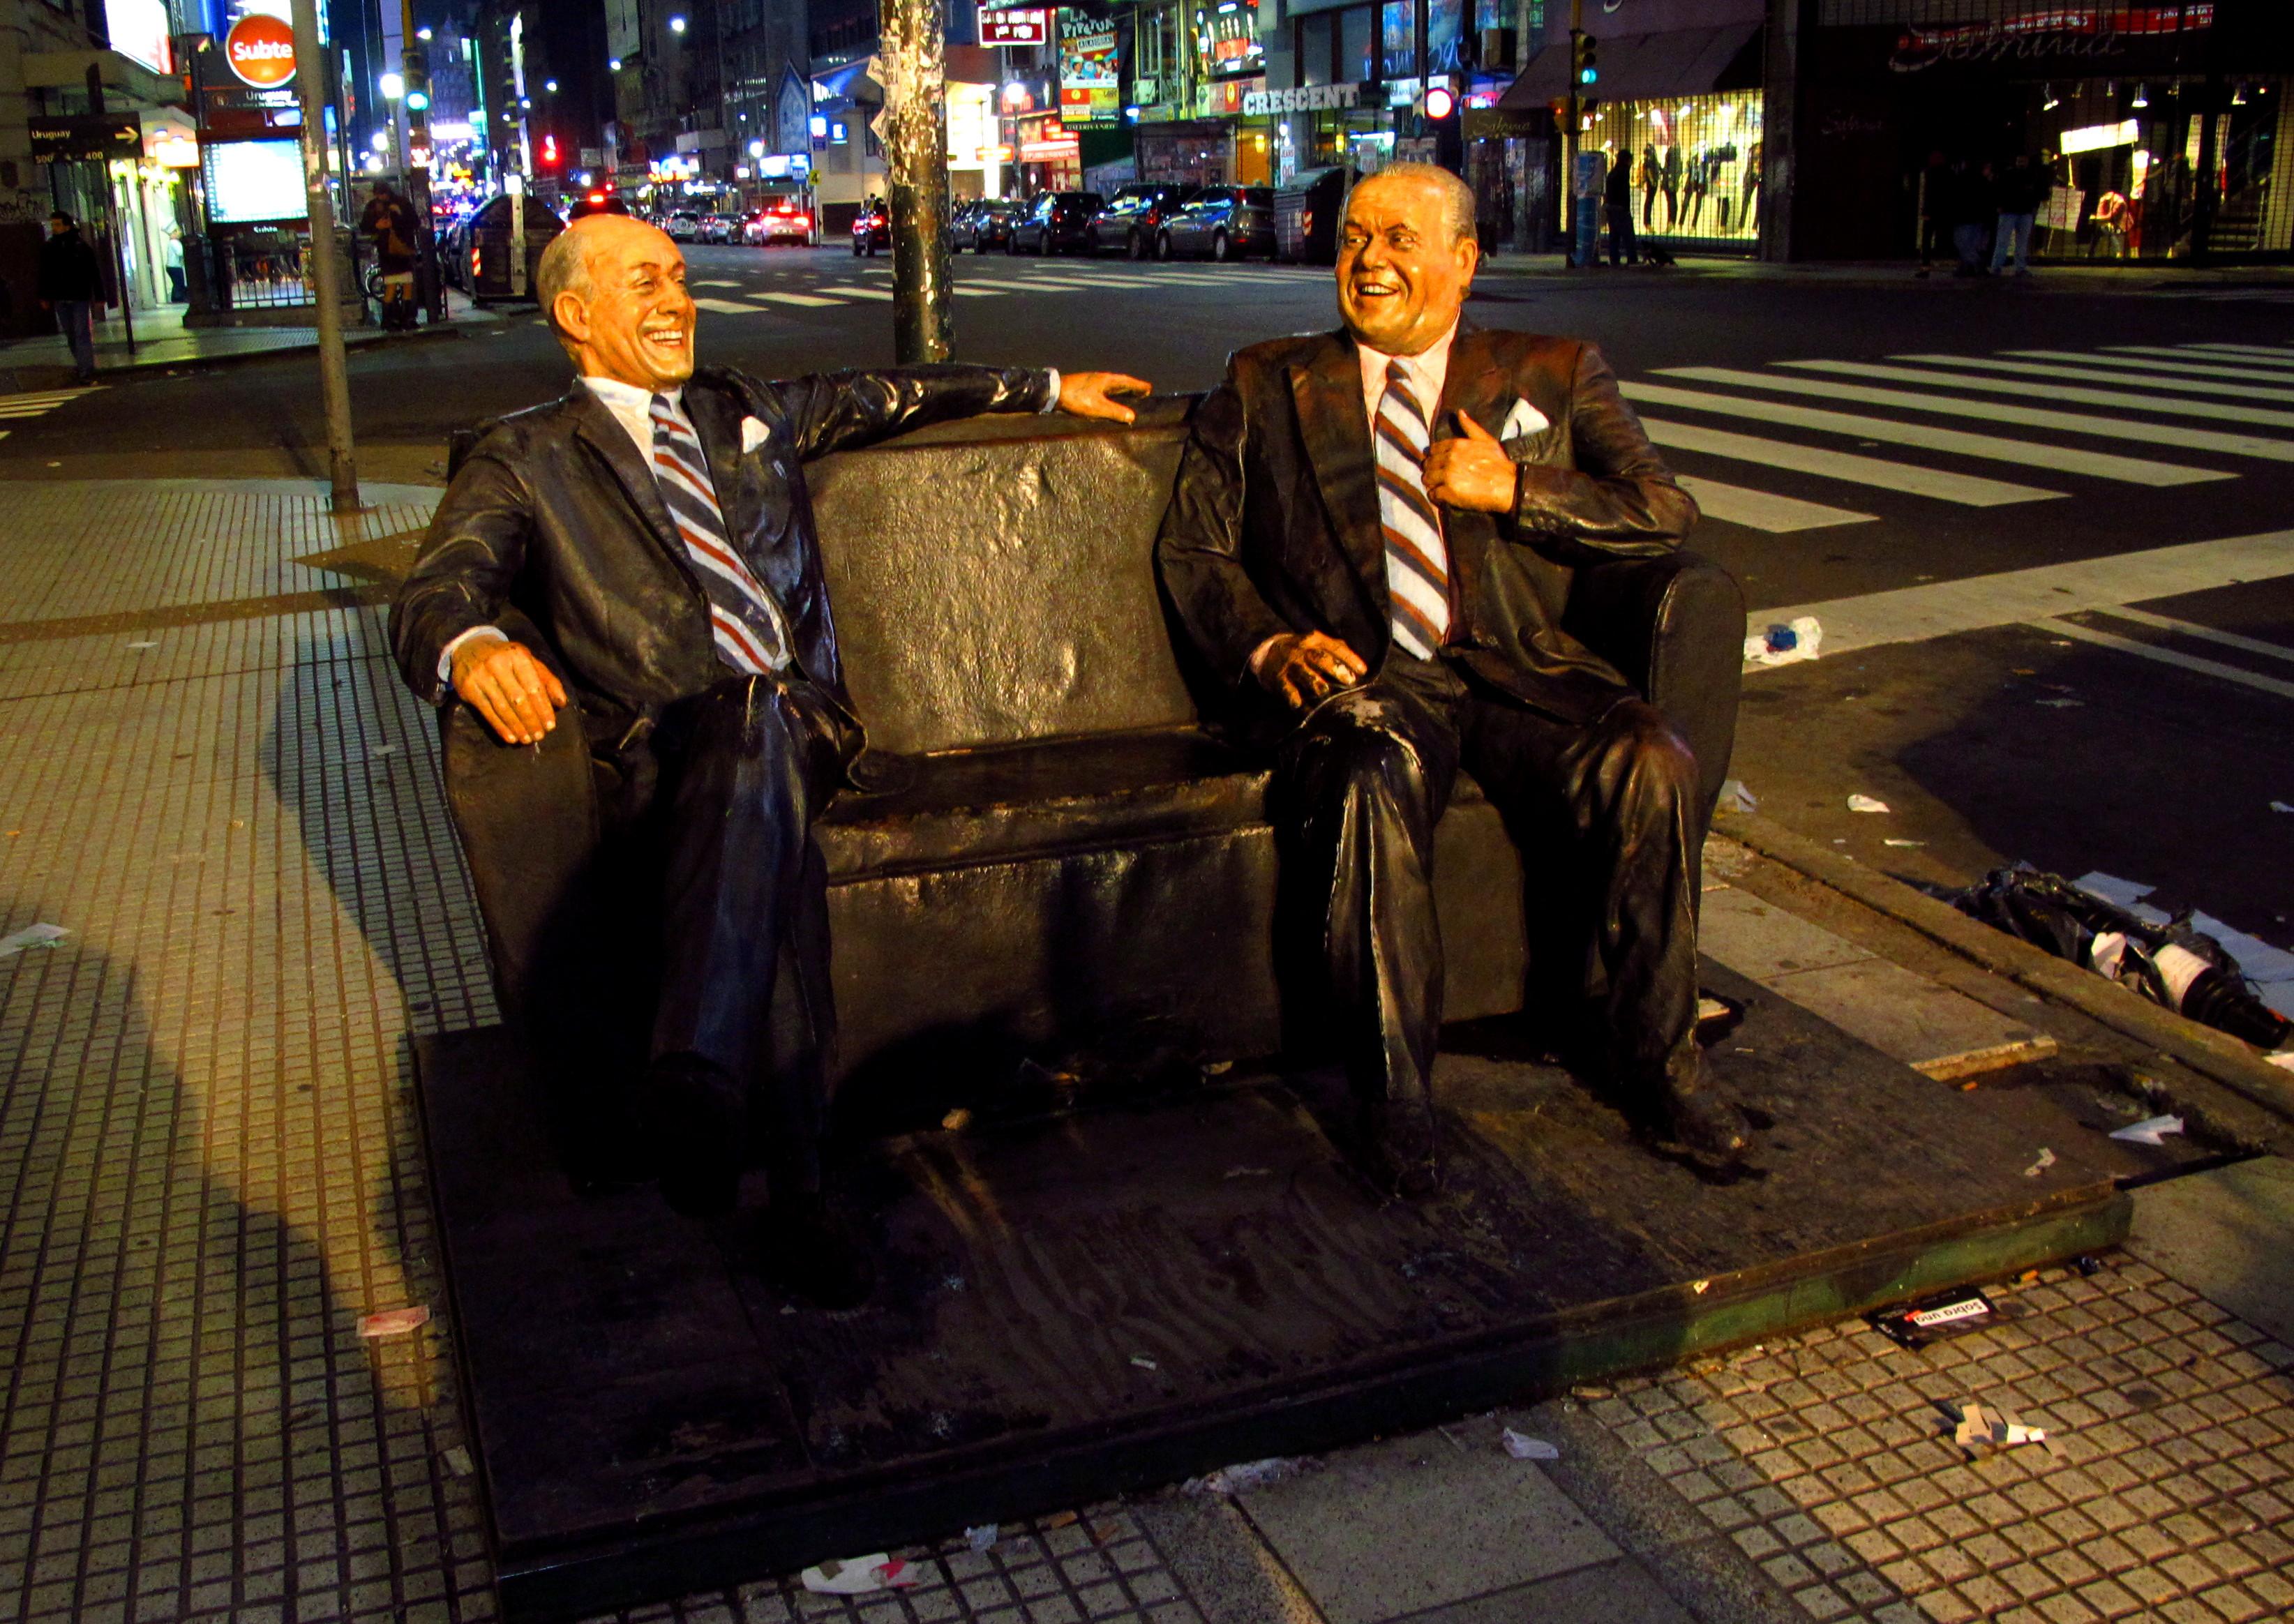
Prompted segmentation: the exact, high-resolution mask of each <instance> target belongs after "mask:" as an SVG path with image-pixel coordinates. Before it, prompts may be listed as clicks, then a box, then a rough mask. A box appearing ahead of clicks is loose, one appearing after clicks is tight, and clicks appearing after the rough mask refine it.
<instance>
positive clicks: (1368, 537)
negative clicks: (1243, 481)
mask: <svg viewBox="0 0 2294 1624" xmlns="http://www.w3.org/2000/svg"><path fill="white" fill-rule="evenodd" d="M1290 394H1291V398H1292V399H1293V400H1294V401H1295V402H1297V409H1298V432H1299V434H1300V437H1301V438H1302V439H1303V440H1304V441H1305V442H1306V459H1307V461H1308V462H1310V463H1312V464H1313V465H1314V483H1315V484H1316V485H1317V486H1318V487H1320V489H1321V491H1322V506H1323V507H1324V508H1325V509H1327V510H1328V512H1329V513H1330V523H1331V524H1332V525H1333V526H1334V527H1336V529H1337V531H1338V546H1339V547H1340V548H1342V549H1343V550H1344V551H1345V553H1346V557H1347V559H1348V560H1349V561H1350V562H1351V563H1352V564H1354V572H1355V573H1356V574H1357V575H1359V576H1361V577H1362V581H1363V585H1364V586H1365V587H1366V588H1368V589H1369V590H1370V594H1371V603H1372V604H1373V605H1376V606H1377V609H1378V613H1379V618H1380V619H1381V620H1383V619H1384V618H1385V617H1386V616H1387V615H1388V614H1389V613H1392V605H1391V604H1390V603H1389V601H1388V599H1387V586H1386V541H1385V538H1384V535H1383V533H1382V532H1381V531H1380V529H1379V516H1378V515H1379V509H1378V472H1377V467H1378V464H1377V458H1376V456H1375V454H1374V452H1373V451H1372V450H1371V441H1370V413H1369V410H1367V408H1365V407H1364V406H1363V386H1362V362H1361V361H1360V359H1359V358H1358V355H1357V353H1356V351H1355V349H1354V340H1353V339H1352V338H1351V337H1347V336H1346V334H1344V333H1333V334H1331V335H1330V337H1329V338H1328V339H1327V340H1325V341H1324V343H1323V345H1322V349H1321V351H1320V352H1319V353H1316V354H1315V356H1314V359H1313V360H1311V361H1306V362H1304V363H1302V364H1300V365H1297V366H1294V367H1292V368H1291V369H1290Z"/></svg>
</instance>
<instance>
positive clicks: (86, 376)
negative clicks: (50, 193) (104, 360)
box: [39, 209, 106, 384]
mask: <svg viewBox="0 0 2294 1624" xmlns="http://www.w3.org/2000/svg"><path fill="white" fill-rule="evenodd" d="M39 295H40V308H41V309H43V310H52V311H53V312H55V315H56V328H57V330H58V331H60V332H61V333H62V334H63V336H64V343H65V344H67V345H69V346H70V348H71V358H72V369H73V370H74V371H76V372H77V374H78V375H79V381H80V382H81V383H83V384H92V383H94V381H95V306H97V305H101V304H103V303H106V300H105V298H104V293H103V267H102V264H99V263H98V262H97V260H96V257H95V250H94V248H90V247H88V246H87V241H86V240H85V238H83V237H82V236H81V235H80V234H79V227H78V225H77V223H74V222H73V220H72V217H71V216H70V215H68V214H66V213H64V212H63V210H61V209H58V210H57V211H56V212H55V213H54V214H53V215H49V216H48V240H46V241H45V242H44V243H42V244H41V245H40V271H39Z"/></svg>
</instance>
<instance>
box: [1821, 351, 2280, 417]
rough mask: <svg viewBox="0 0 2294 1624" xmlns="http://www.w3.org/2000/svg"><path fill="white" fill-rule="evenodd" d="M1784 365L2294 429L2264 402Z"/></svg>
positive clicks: (1872, 368) (1905, 370)
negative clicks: (2169, 397) (2240, 403)
mask: <svg viewBox="0 0 2294 1624" xmlns="http://www.w3.org/2000/svg"><path fill="white" fill-rule="evenodd" d="M1777 365H1778V366H1783V367H1798V368H1800V369H1802V370H1805V371H1810V372H1842V373H1846V374H1848V375H1849V376H1851V377H1853V378H1880V379H1882V380H1883V381H1885V382H1889V383H1899V384H1948V385H1949V386H1952V387H1953V388H1955V389H1989V390H1993V391H1996V392H1997V393H1999V394H2018V395H2023V396H2026V397H2028V398H2030V399H2031V400H2038V401H2071V402H2078V404H2081V405H2087V406H2123V407H2127V408H2130V409H2132V410H2135V411H2162V412H2170V413H2172V414H2174V415H2175V416H2176V417H2184V418H2213V419H2215V420H2216V421H2217V422H2220V423H2253V424H2257V425H2258V426H2262V427H2265V428H2294V411H2272V410H2268V409H2267V408H2265V407H2260V406H2231V405H2225V404H2224V403H2222V402H2217V401H2168V400H2161V399H2160V398H2159V397H2158V396H2157V395H2156V394H2128V393H2127V391H2125V390H2123V389H2083V388H2078V387H2076V386H2068V385H2063V384H2038V383H2031V382H2028V381H2026V380H2024V379H2021V378H1984V377H1981V376H1978V375H1977V374H1974V373H1971V372H1963V371H1950V372H1943V371H1934V372H1928V371H1922V370H1920V369H1918V368H1916V367H1883V366H1879V365H1876V364H1875V363H1873V362H1871V361H1778V362H1777Z"/></svg>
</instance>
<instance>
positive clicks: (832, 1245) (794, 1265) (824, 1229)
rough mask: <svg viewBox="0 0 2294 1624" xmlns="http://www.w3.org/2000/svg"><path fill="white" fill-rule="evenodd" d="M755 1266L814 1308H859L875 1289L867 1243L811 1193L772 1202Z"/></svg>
mask: <svg viewBox="0 0 2294 1624" xmlns="http://www.w3.org/2000/svg"><path fill="white" fill-rule="evenodd" d="M757 1261H758V1263H759V1264H760V1265H761V1267H762V1268H763V1270H764V1272H765V1275H766V1278H768V1279H771V1280H773V1281H775V1282H776V1283H777V1284H778V1285H779V1286H781V1287H783V1288H784V1289H785V1290H787V1291H788V1292H789V1293H790V1294H791V1295H795V1296H800V1297H802V1298H803V1299H805V1301H807V1302H808V1303H812V1304H813V1305H814V1306H815V1307H816V1308H858V1307H859V1306H860V1304H861V1303H865V1302H866V1301H867V1300H868V1294H869V1293H870V1292H872V1291H874V1289H875V1288H876V1259H875V1256H874V1254H873V1253H872V1252H870V1250H869V1249H868V1242H867V1239H866V1237H865V1236H863V1235H862V1234H861V1233H860V1231H859V1230H858V1228H857V1227H856V1226H855V1225H853V1224H852V1223H851V1222H849V1221H848V1220H846V1219H845V1218H844V1217H843V1216H842V1214H839V1213H838V1212H837V1211H836V1209H835V1208H834V1207H833V1206H830V1205H829V1204H828V1202H827V1200H826V1199H825V1198H823V1197H821V1196H820V1195H818V1194H817V1193H813V1192H804V1193H801V1194H793V1195H787V1196H776V1197H775V1198H773V1203H772V1206H770V1207H769V1208H768V1209H767V1211H766V1214H765V1223H764V1229H763V1231H762V1233H761V1236H760V1238H759V1246H758V1260H757Z"/></svg>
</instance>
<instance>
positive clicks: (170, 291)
mask: <svg viewBox="0 0 2294 1624" xmlns="http://www.w3.org/2000/svg"><path fill="white" fill-rule="evenodd" d="M159 264H160V266H161V268H162V269H164V270H165V271H166V272H167V302H168V303H169V304H170V305H183V304H188V303H190V301H191V289H190V288H189V287H188V286H187V285H186V284H185V283H184V281H183V227H181V226H179V225H171V226H169V227H168V228H167V246H166V247H165V248H161V249H160V251H159Z"/></svg>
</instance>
